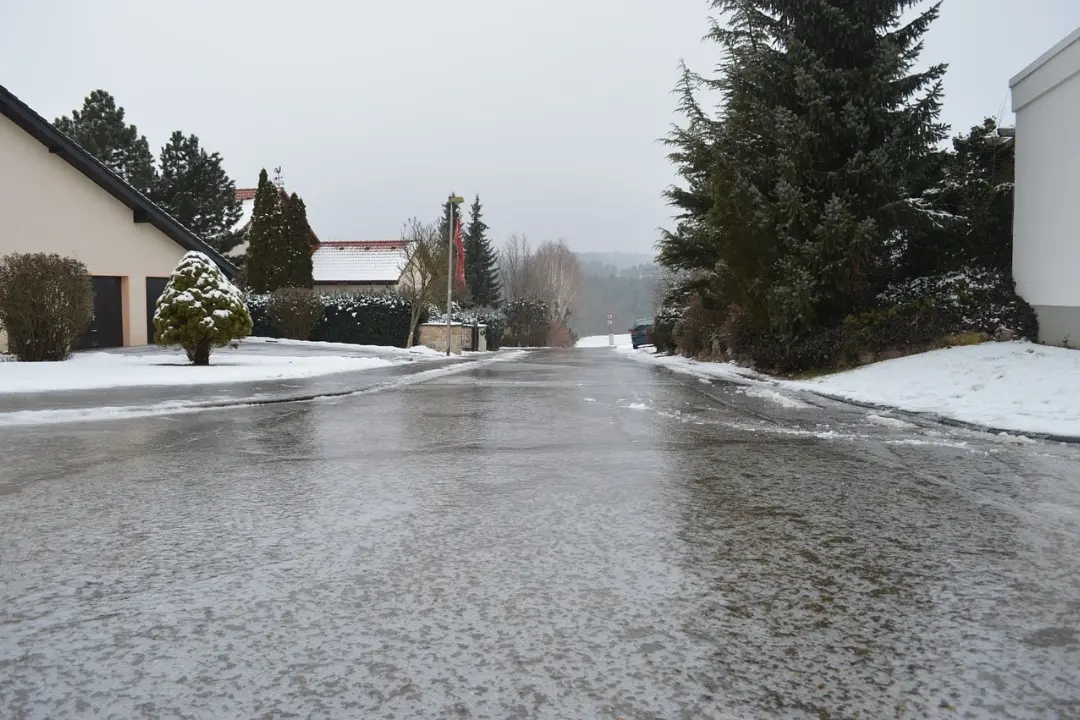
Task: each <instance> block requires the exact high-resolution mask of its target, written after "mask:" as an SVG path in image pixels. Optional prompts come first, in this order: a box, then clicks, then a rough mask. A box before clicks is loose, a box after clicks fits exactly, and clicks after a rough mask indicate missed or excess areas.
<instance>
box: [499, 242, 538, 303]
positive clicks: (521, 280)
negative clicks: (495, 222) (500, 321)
mask: <svg viewBox="0 0 1080 720" xmlns="http://www.w3.org/2000/svg"><path fill="white" fill-rule="evenodd" d="M531 254H532V250H531V248H530V247H529V239H528V238H527V237H525V236H524V235H511V236H510V239H509V240H507V241H506V244H505V245H503V247H502V250H500V251H499V279H500V280H501V281H502V287H503V297H505V298H506V299H507V300H520V299H521V298H523V297H526V287H525V268H526V266H527V265H528V263H529V256H530V255H531Z"/></svg>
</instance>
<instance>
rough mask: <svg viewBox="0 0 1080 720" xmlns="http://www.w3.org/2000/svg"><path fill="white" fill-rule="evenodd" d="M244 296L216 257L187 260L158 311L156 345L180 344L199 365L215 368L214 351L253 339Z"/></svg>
mask: <svg viewBox="0 0 1080 720" xmlns="http://www.w3.org/2000/svg"><path fill="white" fill-rule="evenodd" d="M251 329H252V326H251V315H250V314H249V313H248V309H247V306H246V305H245V304H244V297H243V295H242V294H241V293H240V291H239V290H237V289H236V287H235V286H233V284H232V283H230V282H229V281H228V280H227V279H226V278H225V276H224V275H223V274H222V273H221V270H220V269H218V266H217V265H215V264H214V263H213V262H212V261H211V260H210V258H208V257H207V256H206V255H204V254H202V253H200V252H195V251H192V252H189V253H187V254H186V255H184V257H183V259H182V260H181V261H180V264H179V265H177V266H176V269H175V270H173V272H172V275H171V276H169V282H168V284H167V285H166V286H165V290H164V291H163V292H162V293H161V297H159V298H158V302H157V309H156V311H155V312H154V342H155V343H157V344H158V345H180V346H181V347H183V348H184V350H185V351H187V356H188V359H189V360H191V361H192V362H193V363H195V364H196V365H209V364H210V352H211V350H212V349H213V348H215V347H224V346H225V345H227V344H228V343H229V341H230V340H238V339H241V338H245V337H247V336H248V335H250V334H251Z"/></svg>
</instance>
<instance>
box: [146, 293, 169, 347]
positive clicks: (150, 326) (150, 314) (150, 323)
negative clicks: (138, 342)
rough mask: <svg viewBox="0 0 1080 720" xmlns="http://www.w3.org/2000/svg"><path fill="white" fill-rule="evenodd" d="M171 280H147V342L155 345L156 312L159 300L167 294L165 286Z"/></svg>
mask: <svg viewBox="0 0 1080 720" xmlns="http://www.w3.org/2000/svg"><path fill="white" fill-rule="evenodd" d="M168 282H169V278H163V277H148V278H146V342H147V343H148V344H150V345H153V344H154V311H155V310H156V309H157V301H158V298H159V297H161V293H163V292H165V285H167V284H168Z"/></svg>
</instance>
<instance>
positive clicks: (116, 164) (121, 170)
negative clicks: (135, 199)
mask: <svg viewBox="0 0 1080 720" xmlns="http://www.w3.org/2000/svg"><path fill="white" fill-rule="evenodd" d="M53 125H54V126H55V127H56V129H57V130H59V131H60V132H62V133H64V134H65V135H67V136H68V137H69V138H71V139H72V140H74V141H75V142H77V143H78V144H79V145H81V146H82V148H83V149H84V150H86V151H87V152H88V153H90V154H91V155H93V156H94V157H95V158H97V159H98V160H99V161H100V162H101V163H102V164H103V165H105V167H107V168H109V169H110V170H112V171H113V172H115V173H116V174H117V175H119V176H120V177H122V178H123V179H124V180H126V181H127V182H128V183H129V184H130V185H131V186H132V187H133V188H135V189H136V190H138V191H139V192H142V193H149V192H150V189H151V188H152V187H153V185H154V175H155V173H154V156H153V154H152V153H151V152H150V144H149V143H148V142H147V141H146V136H145V135H140V134H139V131H138V128H136V127H135V126H134V125H128V124H127V122H126V121H125V119H124V108H122V107H118V106H117V105H116V99H115V98H114V97H113V96H112V95H110V94H109V93H108V92H106V91H105V90H94V91H93V92H91V93H90V94H89V95H88V96H87V97H86V98H85V99H84V100H83V106H82V110H81V111H80V110H73V111H72V112H71V117H68V116H66V115H65V116H63V117H60V118H57V119H56V121H55V122H54V123H53Z"/></svg>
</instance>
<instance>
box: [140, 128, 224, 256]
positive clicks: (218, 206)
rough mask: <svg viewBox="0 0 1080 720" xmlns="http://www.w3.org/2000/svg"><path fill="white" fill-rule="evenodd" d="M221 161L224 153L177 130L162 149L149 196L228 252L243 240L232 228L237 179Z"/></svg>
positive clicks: (199, 234)
mask: <svg viewBox="0 0 1080 720" xmlns="http://www.w3.org/2000/svg"><path fill="white" fill-rule="evenodd" d="M221 162H222V161H221V155H220V154H219V153H216V152H215V153H207V152H206V150H205V149H203V147H202V146H201V145H200V144H199V138H198V137H196V136H195V135H187V136H185V135H184V134H183V133H182V132H180V131H176V132H174V133H173V134H172V136H170V137H169V142H168V143H166V145H165V147H163V148H162V149H161V157H160V161H159V166H160V170H159V174H158V177H157V179H156V180H155V181H154V186H153V189H152V190H151V192H150V199H152V200H153V201H154V202H156V203H157V204H158V205H160V206H161V207H162V208H164V209H165V211H166V212H168V213H169V214H170V215H172V216H173V217H174V218H176V219H177V221H179V222H180V224H181V225H183V226H184V227H186V228H187V229H188V230H191V231H192V232H193V233H195V234H196V235H198V236H199V237H201V238H203V239H204V240H206V241H207V242H208V243H210V245H211V246H212V247H213V248H214V249H215V250H218V251H219V252H228V251H229V250H231V249H232V248H234V247H235V246H236V245H237V244H238V243H239V242H240V238H239V237H236V236H235V235H234V234H233V232H232V229H233V226H234V225H236V223H237V222H238V221H239V220H240V212H241V209H240V202H239V201H238V200H237V199H236V183H234V182H233V181H232V180H231V179H230V178H229V176H228V174H227V173H226V172H225V169H224V168H223V167H222V164H221Z"/></svg>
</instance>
